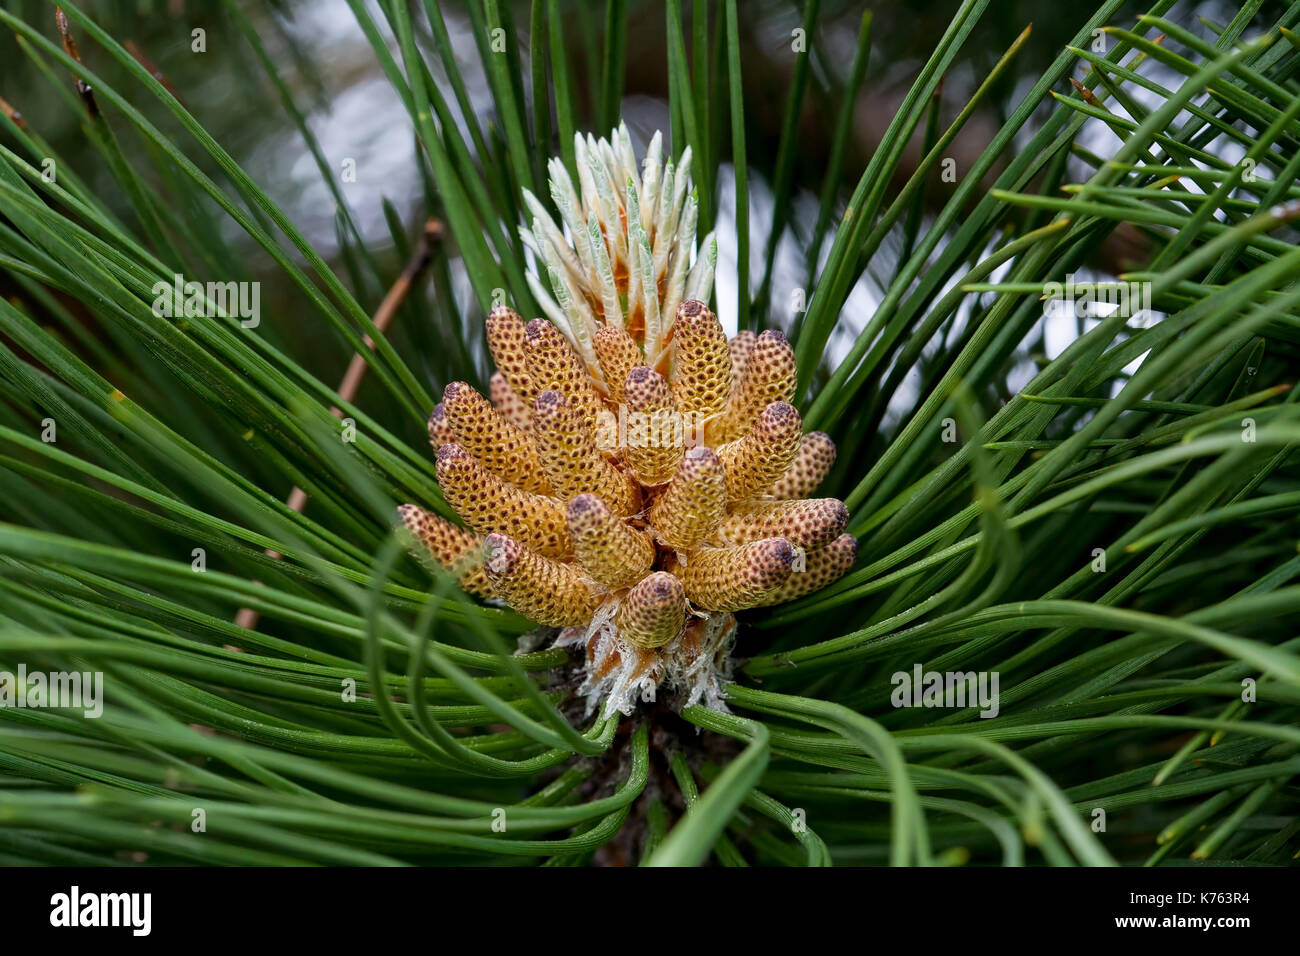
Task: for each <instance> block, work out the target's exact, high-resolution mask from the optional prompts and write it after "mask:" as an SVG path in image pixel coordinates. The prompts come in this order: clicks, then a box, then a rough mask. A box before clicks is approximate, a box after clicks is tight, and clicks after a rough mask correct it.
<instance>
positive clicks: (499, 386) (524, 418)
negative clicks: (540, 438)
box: [488, 372, 531, 429]
mask: <svg viewBox="0 0 1300 956" xmlns="http://www.w3.org/2000/svg"><path fill="white" fill-rule="evenodd" d="M488 397H489V398H490V399H492V405H493V407H495V408H496V410H497V411H499V412H500V413H501V414H502V415H504V416H505V417H506V418H507V419H509V420H510V421H512V422H514V423H515V424H516V425H518V426H519V427H520V428H525V429H526V428H528V427H529V425H530V424H531V422H530V413H529V410H528V405H527V404H526V403H525V402H524V400H523V399H522V398H520V397H519V395H518V394H517V393H516V392H515V390H514V389H513V388H511V387H510V382H509V380H508V379H507V378H506V377H505V376H504V375H502V374H501V373H500V372H493V373H492V377H491V378H490V379H488Z"/></svg>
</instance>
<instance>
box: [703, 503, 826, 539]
mask: <svg viewBox="0 0 1300 956" xmlns="http://www.w3.org/2000/svg"><path fill="white" fill-rule="evenodd" d="M848 523H849V509H848V508H846V507H845V506H844V502H842V501H840V500H839V499H838V498H807V499H802V500H799V501H771V500H766V499H762V500H760V499H755V500H752V501H748V502H742V503H741V504H740V505H738V506H737V507H736V508H734V509H733V510H732V512H731V514H729V515H727V516H726V517H725V518H723V519H722V524H721V526H720V527H719V529H718V530H719V533H720V535H721V537H723V538H725V539H726V540H727V541H729V542H730V543H731V544H745V543H747V542H749V541H758V540H759V539H761V538H785V539H786V540H787V541H789V542H790V543H791V544H792V545H794V546H795V547H796V548H804V549H807V550H810V549H814V548H820V547H821V546H822V545H824V544H828V543H830V542H831V541H833V540H834V539H835V538H836V536H838V535H839V533H840V532H841V531H843V530H844V528H845V526H846V525H847V524H848Z"/></svg>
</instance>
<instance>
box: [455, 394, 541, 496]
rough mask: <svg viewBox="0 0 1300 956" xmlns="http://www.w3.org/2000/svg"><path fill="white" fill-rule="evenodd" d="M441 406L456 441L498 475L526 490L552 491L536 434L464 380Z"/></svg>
mask: <svg viewBox="0 0 1300 956" xmlns="http://www.w3.org/2000/svg"><path fill="white" fill-rule="evenodd" d="M442 407H443V410H444V412H445V414H446V416H447V422H448V423H449V424H450V425H451V430H452V433H453V434H455V436H456V442H457V443H458V444H459V445H460V446H461V447H462V448H464V449H465V450H466V451H467V452H469V453H470V454H471V455H473V456H474V457H475V458H477V459H478V460H479V462H481V463H482V465H483V467H484V468H486V469H487V470H488V471H490V472H492V473H493V474H494V475H496V476H497V477H499V478H504V479H505V480H506V481H508V482H510V483H511V484H513V485H518V486H519V487H520V488H523V489H524V490H525V491H533V492H536V493H538V494H543V495H544V494H549V493H550V491H551V486H550V482H549V481H547V479H546V474H545V472H543V470H542V463H541V461H540V460H539V459H538V457H537V444H536V442H534V441H533V436H532V435H530V434H529V433H528V432H526V431H524V429H522V428H520V427H519V426H518V425H516V424H515V423H514V422H512V421H510V420H509V419H508V418H506V416H505V415H503V414H501V412H499V411H497V410H496V409H495V408H493V407H492V405H491V404H490V403H489V402H488V400H487V399H486V398H484V397H483V396H482V395H480V394H479V393H478V392H477V391H475V390H474V388H473V386H471V385H469V384H467V383H465V382H451V383H450V384H449V385H448V386H447V387H446V388H445V389H443V392H442Z"/></svg>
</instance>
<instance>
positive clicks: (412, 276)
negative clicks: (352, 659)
mask: <svg viewBox="0 0 1300 956" xmlns="http://www.w3.org/2000/svg"><path fill="white" fill-rule="evenodd" d="M442 236H443V227H442V222H441V221H440V220H438V219H430V220H428V221H427V222H426V223H425V224H424V232H423V233H422V234H421V236H420V241H419V242H418V243H416V246H415V249H414V251H412V253H411V258H410V259H409V260H408V261H407V263H406V266H405V268H403V269H402V274H401V275H399V276H398V277H397V279H396V280H395V281H394V282H393V284H392V286H391V287H390V288H389V290H388V292H387V294H385V295H384V299H383V301H382V302H380V303H379V308H378V309H376V310H375V314H374V316H373V318H372V319H371V321H372V322H373V323H374V325H375V328H376V329H377V330H378V331H379V332H381V333H382V332H383V331H384V330H385V329H387V328H388V325H389V323H390V322H392V320H393V316H394V315H396V314H397V310H398V309H399V308H400V307H401V305H402V303H403V302H405V301H406V297H407V295H409V294H410V292H411V289H412V288H414V286H415V283H416V281H417V280H418V279H419V278H420V276H421V274H423V272H424V271H425V269H427V268H428V267H429V263H430V262H431V261H432V260H433V250H434V247H435V246H436V245H437V244H438V243H440V242H441V241H442ZM364 342H365V346H366V348H367V349H373V348H374V347H375V343H374V341H373V340H372V339H371V338H370V336H369V335H367V336H366V337H365V339H364ZM365 374H366V359H365V356H364V355H362V354H361V353H360V352H358V353H356V354H355V355H353V356H352V361H350V362H349V363H348V368H347V371H346V372H344V373H343V380H342V381H341V382H340V383H339V387H338V389H337V392H338V396H339V398H341V399H343V401H345V402H351V401H352V400H353V399H354V398H355V397H356V394H357V390H358V389H359V388H360V387H361V380H362V379H363V378H364V377H365ZM330 414H331V415H333V416H334V417H335V418H342V417H343V412H342V410H340V409H339V408H337V407H334V408H331V409H330ZM285 504H286V505H288V507H289V510H290V511H297V512H299V513H301V512H302V509H303V508H304V507H306V505H307V492H305V491H303V490H302V489H301V488H299V487H297V486H294V489H293V491H291V492H290V493H289V498H288V500H287V501H286V502H285ZM266 554H267V556H268V557H271V558H275V559H277V560H278V559H279V557H280V554H279V553H278V552H276V551H274V550H272V549H270V548H268V549H267V550H266ZM259 618H260V615H259V614H258V612H257V611H255V610H254V609H253V608H248V607H242V608H240V609H239V613H238V614H237V615H236V616H235V624H236V625H238V626H239V627H245V628H248V629H249V630H252V629H253V628H255V627H257V622H258V620H259Z"/></svg>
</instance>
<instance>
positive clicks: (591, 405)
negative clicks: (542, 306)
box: [524, 319, 606, 431]
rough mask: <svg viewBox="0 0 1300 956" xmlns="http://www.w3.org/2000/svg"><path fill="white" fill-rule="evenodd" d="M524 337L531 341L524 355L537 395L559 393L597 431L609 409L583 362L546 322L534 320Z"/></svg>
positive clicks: (557, 330)
mask: <svg viewBox="0 0 1300 956" xmlns="http://www.w3.org/2000/svg"><path fill="white" fill-rule="evenodd" d="M524 333H525V335H526V336H527V338H528V345H527V348H526V350H525V353H524V354H525V356H526V357H527V359H528V375H529V378H530V380H531V382H532V385H533V387H534V388H536V389H537V391H538V392H543V391H548V390H549V391H555V392H559V393H560V394H561V395H563V396H564V397H565V399H566V400H567V401H569V402H572V403H573V407H574V408H575V409H577V411H578V414H579V415H580V416H582V419H583V421H585V422H586V423H587V427H588V428H590V429H592V430H593V431H594V430H595V428H596V425H597V422H599V420H600V416H601V412H604V411H606V409H605V406H604V404H603V402H602V401H601V398H600V395H599V393H597V391H596V387H595V386H594V385H593V384H592V382H591V375H590V373H588V371H587V368H586V366H585V365H584V364H583V361H582V359H580V358H578V356H577V353H575V352H574V351H573V349H572V348H570V346H569V342H568V340H567V339H566V338H565V337H564V335H563V333H561V332H560V330H559V329H557V328H556V327H555V326H553V325H551V323H550V322H547V321H546V320H545V319H533V320H532V321H531V322H529V323H528V325H527V326H526V327H525V329H524Z"/></svg>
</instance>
